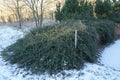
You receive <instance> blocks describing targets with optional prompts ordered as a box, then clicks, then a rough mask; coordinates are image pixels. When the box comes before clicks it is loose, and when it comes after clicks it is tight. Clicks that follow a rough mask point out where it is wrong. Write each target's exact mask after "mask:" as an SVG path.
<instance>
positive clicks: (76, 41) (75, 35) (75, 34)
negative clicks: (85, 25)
mask: <svg viewBox="0 0 120 80" xmlns="http://www.w3.org/2000/svg"><path fill="white" fill-rule="evenodd" d="M75 48H77V30H75Z"/></svg>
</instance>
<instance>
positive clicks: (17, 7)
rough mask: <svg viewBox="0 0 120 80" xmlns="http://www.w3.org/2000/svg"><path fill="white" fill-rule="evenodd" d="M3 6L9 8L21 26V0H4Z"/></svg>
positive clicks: (22, 5)
mask: <svg viewBox="0 0 120 80" xmlns="http://www.w3.org/2000/svg"><path fill="white" fill-rule="evenodd" d="M4 3H5V6H6V7H7V8H9V9H10V10H11V11H12V12H13V14H14V15H15V16H16V21H18V22H19V27H21V26H22V16H23V15H22V8H23V7H24V4H22V0H4Z"/></svg>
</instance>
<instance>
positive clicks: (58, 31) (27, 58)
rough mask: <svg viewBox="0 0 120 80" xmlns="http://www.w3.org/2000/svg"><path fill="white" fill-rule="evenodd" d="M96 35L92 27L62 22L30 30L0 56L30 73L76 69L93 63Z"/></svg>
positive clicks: (96, 41)
mask: <svg viewBox="0 0 120 80" xmlns="http://www.w3.org/2000/svg"><path fill="white" fill-rule="evenodd" d="M107 27H108V26H107ZM75 30H77V31H78V35H77V37H78V40H77V41H78V43H77V48H75V44H74V43H75V36H74V35H75ZM97 34H98V33H97V31H96V28H95V27H90V26H85V25H84V24H82V23H81V21H79V20H76V21H65V22H63V23H62V24H59V25H55V26H49V27H46V28H43V29H39V30H38V29H34V30H32V31H31V32H30V33H29V34H27V35H26V36H25V37H24V38H22V39H20V40H18V41H17V42H16V43H15V44H13V45H11V46H9V47H8V48H6V49H5V50H4V51H3V52H2V56H3V57H4V59H5V60H7V61H9V62H10V63H12V64H18V66H19V67H22V68H26V69H27V70H30V71H32V72H33V73H42V72H49V73H57V72H60V71H62V70H69V69H80V68H81V67H82V65H83V63H84V62H86V61H87V62H95V61H96V53H97V43H98V40H97V38H96V36H97ZM9 53H10V54H9ZM11 53H12V54H11Z"/></svg>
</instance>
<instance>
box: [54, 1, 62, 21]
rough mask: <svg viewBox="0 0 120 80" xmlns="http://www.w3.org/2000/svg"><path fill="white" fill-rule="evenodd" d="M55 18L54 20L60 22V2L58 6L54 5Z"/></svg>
mask: <svg viewBox="0 0 120 80" xmlns="http://www.w3.org/2000/svg"><path fill="white" fill-rule="evenodd" d="M55 18H56V20H59V21H61V20H62V13H61V4H60V2H58V4H57V5H56V11H55Z"/></svg>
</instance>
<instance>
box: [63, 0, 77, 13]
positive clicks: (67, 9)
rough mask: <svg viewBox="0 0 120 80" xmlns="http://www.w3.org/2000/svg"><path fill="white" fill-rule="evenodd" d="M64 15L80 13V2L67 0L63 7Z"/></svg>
mask: <svg viewBox="0 0 120 80" xmlns="http://www.w3.org/2000/svg"><path fill="white" fill-rule="evenodd" d="M61 11H62V13H70V14H73V13H78V11H79V2H78V0H66V1H65V5H64V6H63V7H62V10H61Z"/></svg>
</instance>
